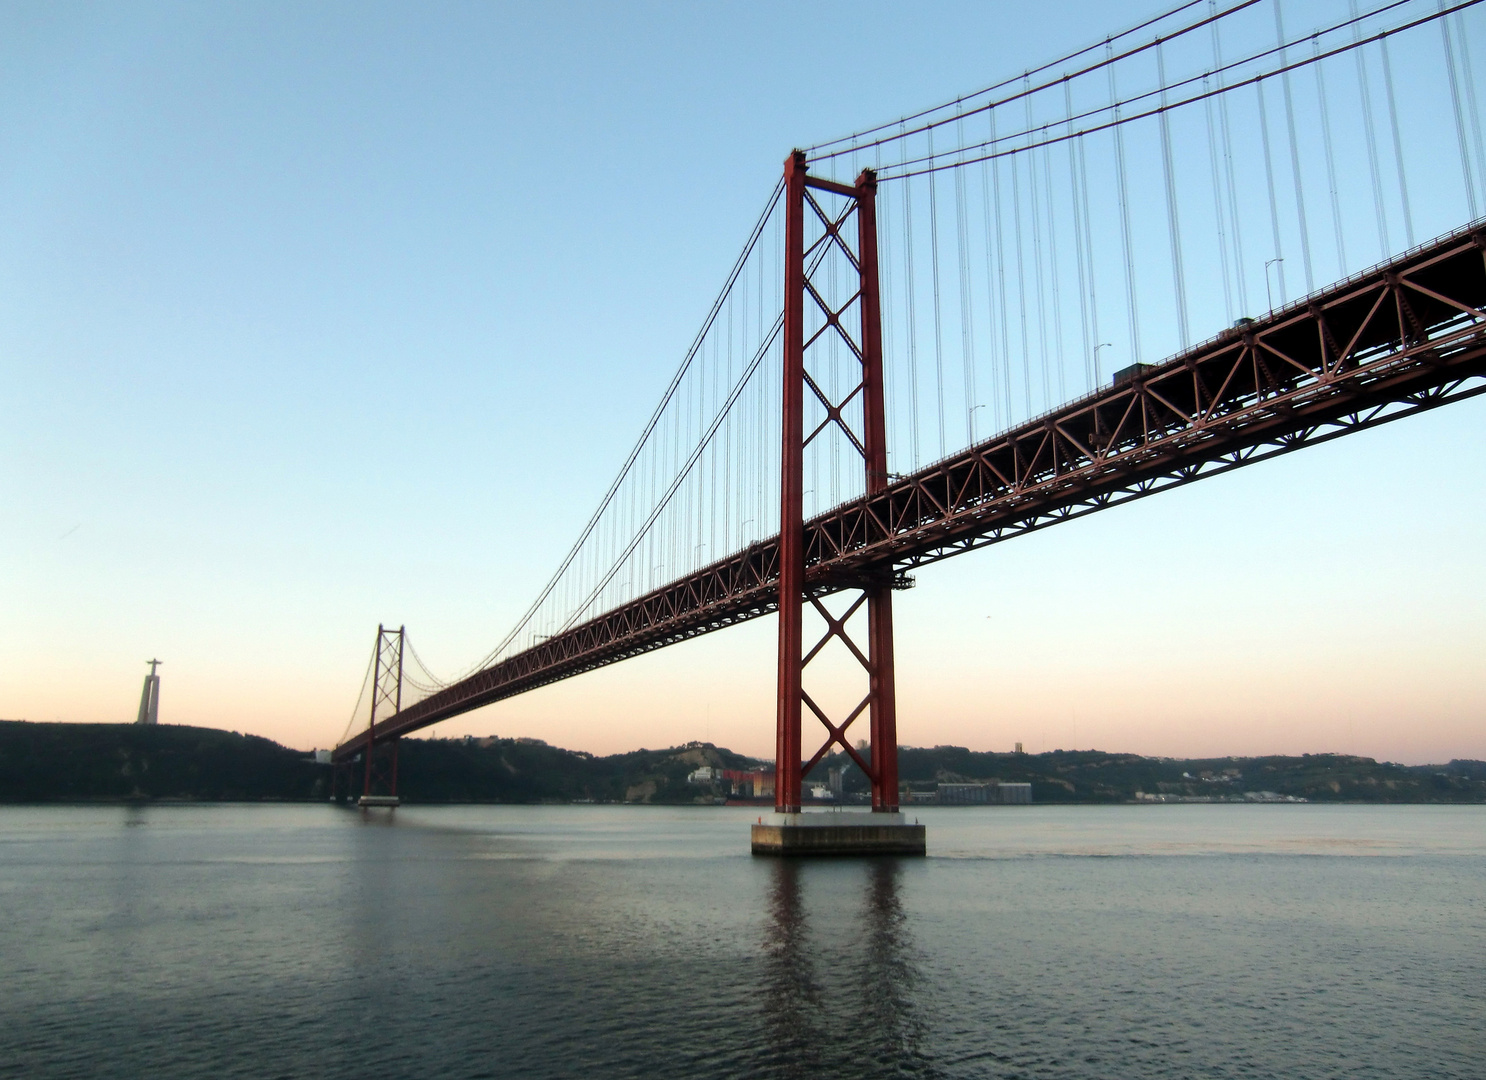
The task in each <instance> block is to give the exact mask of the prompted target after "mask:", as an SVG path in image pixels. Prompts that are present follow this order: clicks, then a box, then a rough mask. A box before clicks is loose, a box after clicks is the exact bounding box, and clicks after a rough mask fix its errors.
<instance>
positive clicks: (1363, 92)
mask: <svg viewBox="0 0 1486 1080" xmlns="http://www.w3.org/2000/svg"><path fill="white" fill-rule="evenodd" d="M1351 13H1352V18H1353V19H1356V18H1357V0H1351ZM1361 40H1362V25H1361V23H1358V22H1354V23H1353V24H1352V41H1353V42H1354V43H1356V42H1359V41H1361ZM1352 55H1354V56H1355V57H1356V58H1357V93H1358V95H1359V97H1360V98H1361V99H1362V133H1363V136H1364V138H1365V140H1366V142H1367V167H1368V176H1369V177H1370V179H1371V180H1372V202H1373V212H1374V213H1375V214H1376V215H1377V218H1378V258H1380V259H1386V258H1387V257H1388V256H1389V255H1391V254H1392V253H1393V252H1392V247H1393V245H1392V244H1390V243H1389V242H1388V213H1387V210H1386V209H1385V207H1384V202H1383V171H1382V169H1381V168H1380V167H1379V165H1378V133H1377V128H1376V125H1375V124H1374V122H1373V115H1372V80H1371V79H1369V78H1368V77H1367V54H1366V52H1365V51H1364V50H1362V49H1360V48H1359V49H1354V50H1353V53H1352Z"/></svg>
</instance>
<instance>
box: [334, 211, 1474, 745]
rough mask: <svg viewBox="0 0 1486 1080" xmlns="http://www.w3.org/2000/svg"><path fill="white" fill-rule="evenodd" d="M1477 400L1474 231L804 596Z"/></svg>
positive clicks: (821, 546) (483, 685) (1079, 418)
mask: <svg viewBox="0 0 1486 1080" xmlns="http://www.w3.org/2000/svg"><path fill="white" fill-rule="evenodd" d="M1483 391H1486V226H1483V224H1482V223H1480V222H1477V223H1475V224H1474V225H1473V226H1471V227H1468V228H1466V229H1462V230H1460V231H1458V232H1456V233H1453V234H1451V235H1449V236H1446V237H1443V238H1441V239H1439V240H1436V241H1433V242H1432V243H1429V244H1426V245H1423V246H1422V247H1419V248H1416V249H1414V250H1413V251H1411V252H1408V253H1407V254H1405V255H1403V256H1400V257H1399V258H1397V259H1395V260H1393V261H1391V262H1389V263H1386V264H1383V265H1380V266H1378V267H1375V268H1373V269H1372V270H1369V271H1366V272H1364V273H1361V274H1357V275H1354V276H1353V277H1351V278H1349V279H1347V280H1346V281H1343V282H1339V283H1338V284H1336V285H1333V286H1331V287H1330V288H1328V289H1326V290H1324V291H1322V292H1319V293H1315V294H1313V295H1311V296H1309V297H1307V298H1305V299H1304V300H1302V301H1299V302H1297V303H1294V304H1291V305H1290V306H1288V307H1286V308H1284V309H1283V310H1281V311H1278V312H1274V313H1271V314H1270V315H1268V316H1266V317H1264V318H1262V319H1256V320H1253V321H1252V322H1251V323H1248V324H1246V325H1243V326H1240V327H1235V328H1233V329H1231V330H1227V331H1225V332H1224V333H1222V334H1220V335H1219V336H1218V337H1216V338H1213V339H1212V340H1210V341H1207V342H1205V343H1203V344H1201V345H1198V346H1196V347H1195V348H1192V349H1189V350H1187V351H1186V352H1184V353H1182V354H1180V355H1178V356H1176V357H1173V358H1172V359H1170V360H1168V361H1165V362H1164V363H1161V364H1158V365H1154V366H1152V367H1150V368H1148V369H1146V370H1143V371H1141V372H1140V373H1139V374H1138V375H1137V376H1136V377H1135V378H1133V379H1131V380H1129V381H1127V382H1124V383H1122V384H1119V385H1112V386H1109V387H1106V388H1103V389H1101V390H1098V391H1096V392H1095V393H1092V394H1090V395H1088V396H1086V397H1084V398H1081V399H1079V400H1077V401H1074V402H1071V403H1069V404H1067V405H1065V406H1063V407H1061V408H1059V409H1057V410H1055V411H1053V412H1051V413H1049V414H1047V415H1045V416H1042V417H1038V418H1036V419H1033V420H1030V421H1028V422H1026V423H1024V424H1022V425H1020V426H1018V427H1016V428H1014V429H1012V430H1010V431H1008V432H1006V433H1004V434H1002V435H999V436H996V437H995V438H992V439H989V440H986V441H985V442H981V443H978V444H976V445H975V446H972V447H969V448H967V449H966V450H964V451H962V452H960V453H958V454H955V455H953V456H951V457H949V458H946V459H945V460H943V461H941V462H938V463H936V464H934V465H931V466H930V467H928V468H926V469H923V470H920V471H919V472H917V473H915V474H913V475H911V476H907V477H904V478H902V479H900V480H898V481H896V482H895V483H893V484H892V485H891V486H890V487H888V489H887V490H886V491H884V492H882V493H880V494H878V495H875V496H872V497H871V498H866V497H863V498H860V499H857V500H854V501H852V502H848V503H845V504H842V505H841V506H838V507H836V508H835V509H833V510H831V511H829V512H828V513H826V514H823V515H821V516H819V517H816V518H814V519H812V520H810V521H808V522H806V523H805V532H806V560H807V571H806V580H807V583H809V584H810V585H812V586H814V587H815V588H816V589H817V590H818V591H819V592H820V593H821V594H825V593H830V592H833V591H835V590H837V589H841V588H845V587H848V586H850V585H853V584H858V583H860V582H862V581H863V580H865V579H872V578H876V579H880V578H883V577H890V576H892V575H894V574H898V573H901V572H903V571H904V570H908V569H912V568H913V567H916V566H920V565H923V564H925V563H929V562H933V561H936V560H938V559H943V558H947V557H949V556H951V555H956V554H959V553H961V552H964V551H969V550H972V549H974V548H978V547H983V546H984V545H986V544H993V543H997V542H999V541H1002V540H1006V539H1009V538H1011V537H1013V536H1020V535H1022V534H1023V533H1027V532H1031V531H1033V530H1036V529H1040V528H1044V527H1046V526H1048V525H1052V524H1056V523H1057V522H1060V521H1066V520H1068V519H1069V518H1074V517H1079V516H1081V515H1083V514H1087V513H1093V512H1094V511H1096V510H1102V509H1104V508H1105V507H1108V506H1113V505H1115V504H1117V503H1121V502H1127V501H1129V500H1131V499H1137V498H1142V497H1144V496H1146V495H1150V494H1153V493H1155V492H1157V491H1162V490H1165V489H1166V488H1169V487H1173V486H1177V485H1180V484H1185V483H1189V482H1191V481H1193V480H1197V479H1200V478H1202V477H1204V476H1211V475H1214V474H1216V473H1220V472H1225V471H1227V470H1229V469H1235V468H1239V467H1241V466H1243V465H1247V464H1250V463H1252V462H1254V461H1259V460H1263V459H1265V458H1268V457H1273V456H1275V455H1277V454H1283V453H1288V452H1289V451H1292V450H1296V449H1299V448H1301V447H1303V446H1309V445H1312V444H1314V443H1317V442H1322V441H1325V440H1328V439H1333V438H1336V437H1338V436H1340V435H1345V434H1348V433H1350V432H1353V431H1359V430H1362V429H1365V428H1369V427H1373V426H1376V425H1378V424H1382V423H1386V422H1388V421H1390V420H1395V419H1398V418H1400V417H1403V416H1408V415H1412V414H1414V413H1417V412H1422V411H1425V410H1428V409H1432V408H1435V407H1437V406H1439V405H1443V404H1446V403H1448V402H1451V401H1457V400H1460V399H1462V398H1466V397H1472V396H1474V395H1476V394H1479V393H1482V392H1483ZM777 562H778V542H777V539H774V540H770V541H767V542H764V543H760V544H755V545H753V546H751V547H749V548H747V549H745V550H743V551H740V552H737V553H735V554H733V555H731V556H729V557H728V558H726V559H722V560H721V561H719V562H717V563H714V564H712V565H711V566H708V567H706V568H704V569H702V570H700V571H697V572H696V573H694V574H691V575H688V576H687V577H684V578H681V579H679V580H677V581H675V582H673V583H671V584H669V585H667V586H664V587H663V588H660V589H657V590H655V591H653V592H651V593H649V594H647V595H645V596H642V597H640V598H638V599H636V600H634V601H632V602H630V603H628V604H625V605H623V606H621V607H619V608H616V609H615V610H613V611H610V612H608V613H607V614H605V615H602V616H600V617H599V618H596V619H593V620H592V621H590V622H587V623H584V624H583V625H581V626H577V627H574V628H573V629H571V630H569V631H567V632H565V633H563V634H560V635H557V636H555V637H552V638H549V639H548V640H546V641H543V642H541V643H540V644H538V645H536V646H535V647H533V648H531V649H528V650H526V651H525V652H522V653H519V654H517V655H515V656H512V657H510V658H509V659H506V660H503V661H501V662H499V663H497V664H493V665H491V666H490V667H488V668H486V669H484V670H482V671H479V672H476V673H475V674H474V675H471V676H470V677H468V678H466V679H464V680H462V681H461V682H458V683H455V684H453V685H451V686H449V687H447V688H445V689H444V690H442V691H440V692H438V693H436V694H433V695H431V696H430V697H427V698H425V699H423V700H422V701H420V702H418V703H417V704H414V705H410V706H409V707H408V708H406V709H403V710H402V711H401V712H400V713H398V714H396V715H395V716H392V717H389V718H387V719H386V720H385V721H383V722H381V723H379V724H378V725H377V730H376V740H377V742H382V741H384V740H386V739H392V738H396V737H397V736H400V735H406V734H408V733H409V732H412V731H416V730H418V729H419V728H423V727H427V726H429V725H430V724H436V723H438V722H439V721H440V720H447V719H449V718H450V717H453V716H458V715H459V714H460V713H464V712H468V711H470V710H471V709H476V708H479V707H480V706H482V705H488V704H490V703H491V702H495V701H500V700H502V699H504V698H508V697H514V696H515V695H517V694H521V693H525V692H526V691H528V690H533V689H536V688H537V687H539V686H545V685H547V684H548V683H552V682H557V681H558V680H561V679H566V678H569V677H571V676H573V675H578V674H581V673H582V672H585V671H590V670H592V669H594V668H597V667H602V666H604V665H606V664H612V663H614V662H616V661H619V660H623V659H625V658H627V657H631V656H635V655H637V654H639V653H643V652H648V651H650V650H652V649H658V648H662V647H664V646H666V645H670V644H673V643H675V642H678V641H683V640H685V639H687V638H692V637H696V636H698V635H700V634H706V633H710V632H711V631H714V630H720V629H722V628H723V627H726V626H731V625H732V624H734V623H737V622H742V621H744V620H746V619H752V618H755V617H757V616H759V615H764V614H767V613H769V612H770V611H772V610H774V607H775V604H776V596H775V592H776V582H777ZM366 738H367V735H366V732H365V731H362V732H358V733H357V734H356V735H354V736H353V737H351V738H350V739H348V740H347V741H346V742H345V743H343V744H341V745H340V746H338V747H336V749H335V752H334V758H335V760H337V761H343V760H346V759H347V758H349V757H351V756H353V755H354V754H356V753H357V752H358V751H360V750H361V748H362V747H363V746H364V744H365V742H366Z"/></svg>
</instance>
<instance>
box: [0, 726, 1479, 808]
mask: <svg viewBox="0 0 1486 1080" xmlns="http://www.w3.org/2000/svg"><path fill="white" fill-rule="evenodd" d="M761 764H765V763H762V762H759V761H758V760H757V759H753V758H748V757H745V756H744V755H742V754H736V753H733V752H732V751H730V750H726V749H723V748H720V747H716V746H713V745H711V744H710V743H688V744H687V745H685V746H673V747H668V748H666V749H660V750H634V751H630V752H628V753H624V754H612V755H609V756H607V757H595V756H594V755H592V754H587V753H584V752H582V751H576V750H564V749H561V748H559V747H556V746H548V745H547V744H546V743H544V742H541V741H540V740H537V739H501V738H495V737H491V738H484V739H468V738H460V739H442V738H431V739H404V740H403V741H402V745H401V751H400V754H399V770H398V772H399V785H400V789H401V790H400V794H401V795H402V796H403V798H404V799H405V800H406V801H408V802H411V803H460V802H464V803H470V802H476V803H477V802H498V803H533V802H575V801H591V802H614V803H622V802H631V803H672V804H676V803H695V802H712V801H714V800H715V799H717V798H720V797H721V796H723V795H725V794H727V785H724V784H717V785H710V784H704V785H697V784H692V783H689V782H688V780H687V777H688V775H689V774H690V773H691V772H692V771H693V770H695V769H697V768H698V767H700V766H706V765H710V766H714V767H717V768H721V769H738V770H747V769H752V768H756V767H758V766H759V765H761ZM831 768H844V778H843V779H844V788H845V791H846V793H847V796H848V798H849V797H851V796H852V795H854V794H855V795H856V796H858V797H860V796H861V795H862V794H863V793H864V792H865V791H866V787H867V785H866V780H865V778H864V777H863V776H862V774H861V771H860V770H859V769H857V768H856V767H855V766H849V765H848V761H847V759H846V757H845V755H841V754H838V755H834V756H832V757H830V758H828V759H826V760H825V761H824V762H822V764H821V765H820V766H818V767H817V769H816V772H815V773H814V774H813V777H812V779H819V780H821V781H824V779H825V777H826V776H827V774H828V771H829V770H830V769H831ZM899 770H900V775H901V777H902V781H903V785H904V787H905V788H906V791H905V793H904V800H905V801H911V800H920V801H921V800H928V799H931V798H932V796H933V793H934V789H935V787H936V785H938V784H940V783H963V782H976V781H1002V782H1008V783H1011V782H1028V783H1031V785H1032V793H1033V801H1034V802H1037V803H1054V802H1064V803H1101V802H1102V803H1111V802H1128V801H1129V800H1131V799H1134V798H1135V797H1136V796H1137V793H1144V794H1145V795H1147V796H1152V795H1154V796H1160V797H1165V798H1214V799H1231V798H1242V797H1243V796H1244V794H1245V793H1247V792H1274V793H1276V794H1277V795H1281V796H1295V797H1298V798H1306V799H1309V800H1311V801H1312V802H1400V803H1402V802H1486V762H1480V761H1452V762H1450V763H1449V764H1448V765H1416V766H1409V765H1395V764H1391V763H1388V762H1377V761H1374V760H1373V759H1372V758H1365V757H1350V756H1346V755H1341V754H1307V755H1303V756H1300V757H1257V758H1210V759H1177V758H1149V757H1141V756H1139V755H1137V754H1117V753H1106V752H1103V751H1096V750H1079V751H1062V750H1059V751H1055V752H1052V753H1047V754H998V753H988V752H980V751H973V750H969V749H966V748H965V747H961V746H936V747H932V748H923V747H904V748H903V749H902V751H901V754H900V760H899ZM346 779H348V780H350V781H351V787H352V789H353V790H354V788H355V787H356V786H359V785H357V784H356V780H357V777H355V776H354V775H353V776H348V777H347V778H346ZM345 790H346V787H344V786H343V788H342V791H345ZM329 795H330V768H329V767H328V766H325V765H319V764H316V763H315V762H314V760H313V759H312V757H311V755H309V754H307V753H305V752H304V751H299V750H291V749H289V748H288V747H284V746H280V745H279V744H277V743H275V742H272V741H271V740H269V739H264V738H260V737H258V736H256V735H240V734H238V733H237V732H232V731H219V730H217V729H215V728H201V727H181V726H176V725H170V724H161V725H158V726H151V727H142V726H138V725H134V724H33V723H26V722H23V721H11V720H6V721H0V802H11V803H15V802H85V801H118V800H128V799H191V800H203V801H217V800H287V801H309V800H322V799H327V798H329Z"/></svg>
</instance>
